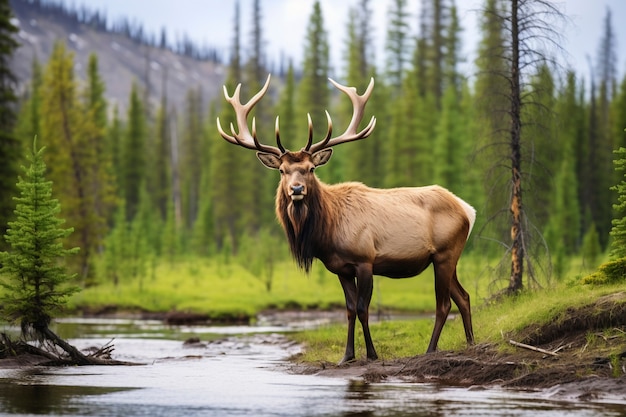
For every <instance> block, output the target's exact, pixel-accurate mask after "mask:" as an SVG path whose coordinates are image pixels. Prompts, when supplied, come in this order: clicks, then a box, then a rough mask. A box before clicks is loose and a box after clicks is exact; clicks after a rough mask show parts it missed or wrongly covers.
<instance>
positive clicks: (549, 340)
mask: <svg viewBox="0 0 626 417" xmlns="http://www.w3.org/2000/svg"><path fill="white" fill-rule="evenodd" d="M503 337H504V340H505V342H506V343H505V344H502V343H499V344H495V343H494V344H489V343H481V344H477V345H475V346H472V347H470V348H467V349H465V350H463V351H455V352H450V351H445V352H437V353H433V354H425V355H417V356H414V357H410V358H402V359H396V360H391V361H389V360H378V361H373V362H368V361H364V360H363V361H355V362H353V363H350V364H347V365H343V366H338V365H335V364H331V363H315V364H311V363H298V362H297V358H294V360H293V362H292V364H291V365H290V366H289V371H290V372H294V373H306V374H317V375H323V376H331V377H341V378H358V379H361V380H363V381H365V382H384V381H398V380H400V381H408V382H428V383H440V384H444V385H448V386H465V387H474V388H476V389H479V388H480V387H503V388H512V389H524V390H540V391H541V392H542V393H543V394H545V395H549V396H558V397H559V398H569V399H578V400H610V401H620V402H621V401H624V402H625V403H626V293H618V294H612V295H610V296H606V297H602V298H600V299H598V300H597V301H595V302H594V303H591V304H589V305H587V306H584V307H581V308H578V309H570V310H568V311H566V312H564V313H562V314H561V315H559V316H558V317H555V318H554V320H552V321H551V322H550V323H549V324H548V325H544V326H531V327H529V328H526V329H524V330H523V331H521V332H517V333H516V334H510V335H503ZM509 340H513V342H517V343H523V344H524V345H527V346H525V347H520V345H517V346H515V345H513V344H510V343H509ZM533 348H534V349H537V350H533Z"/></svg>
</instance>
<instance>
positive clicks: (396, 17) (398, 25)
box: [386, 0, 410, 96]
mask: <svg viewBox="0 0 626 417" xmlns="http://www.w3.org/2000/svg"><path fill="white" fill-rule="evenodd" d="M388 16H389V17H388V18H389V23H388V24H387V41H386V42H387V43H386V46H387V48H386V50H387V71H386V72H387V79H388V80H389V81H388V82H389V86H390V87H391V89H392V90H393V94H394V96H395V95H397V94H399V93H400V88H401V87H402V80H403V78H404V74H405V71H406V67H407V64H408V61H409V45H408V41H409V39H410V35H409V33H408V32H409V23H408V18H409V13H408V12H407V10H406V0H394V1H393V2H392V3H391V6H390V8H389V12H388Z"/></svg>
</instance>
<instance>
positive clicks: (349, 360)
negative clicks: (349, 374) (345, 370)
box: [337, 356, 356, 366]
mask: <svg viewBox="0 0 626 417" xmlns="http://www.w3.org/2000/svg"><path fill="white" fill-rule="evenodd" d="M355 360H356V359H354V356H344V357H343V359H342V360H340V361H339V363H337V365H338V366H341V365H347V364H349V363H352V362H354V361H355Z"/></svg>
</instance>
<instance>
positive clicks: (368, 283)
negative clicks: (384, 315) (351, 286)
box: [356, 265, 378, 360]
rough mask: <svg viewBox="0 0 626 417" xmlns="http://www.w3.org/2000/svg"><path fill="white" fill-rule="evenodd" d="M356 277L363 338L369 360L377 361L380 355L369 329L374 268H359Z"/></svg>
mask: <svg viewBox="0 0 626 417" xmlns="http://www.w3.org/2000/svg"><path fill="white" fill-rule="evenodd" d="M356 277H357V278H356V280H357V290H358V297H357V304H356V313H357V317H358V318H359V321H360V322H361V326H363V337H364V338H365V349H366V351H367V359H370V360H376V359H378V355H377V354H376V349H374V343H373V342H372V336H371V334H370V327H369V308H370V301H371V300H372V292H373V290H374V277H373V276H372V266H371V265H360V266H357V272H356Z"/></svg>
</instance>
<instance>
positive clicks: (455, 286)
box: [450, 268, 474, 345]
mask: <svg viewBox="0 0 626 417" xmlns="http://www.w3.org/2000/svg"><path fill="white" fill-rule="evenodd" d="M450 295H451V296H452V300H453V301H454V303H455V304H456V305H457V307H458V308H459V312H460V313H461V318H462V319H463V327H464V328H465V339H466V340H467V344H468V345H473V344H474V329H473V327H472V311H471V307H470V296H469V294H468V293H467V291H465V289H464V288H463V286H462V285H461V283H460V282H459V279H458V277H457V274H456V268H455V269H454V275H453V276H452V286H451V288H450Z"/></svg>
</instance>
